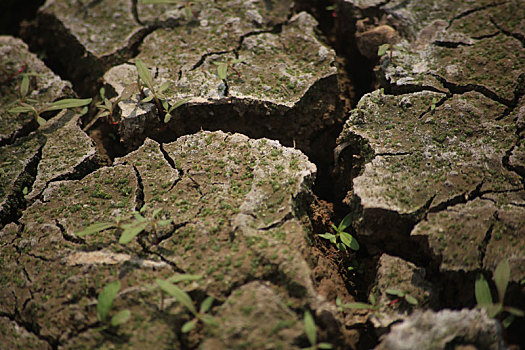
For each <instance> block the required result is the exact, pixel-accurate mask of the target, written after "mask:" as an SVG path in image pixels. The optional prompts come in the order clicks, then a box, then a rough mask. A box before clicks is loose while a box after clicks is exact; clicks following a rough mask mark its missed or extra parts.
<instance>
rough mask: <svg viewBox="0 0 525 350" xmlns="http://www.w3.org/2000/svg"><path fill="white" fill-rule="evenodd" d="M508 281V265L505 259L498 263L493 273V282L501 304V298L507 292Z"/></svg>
mask: <svg viewBox="0 0 525 350" xmlns="http://www.w3.org/2000/svg"><path fill="white" fill-rule="evenodd" d="M509 280H510V265H509V261H508V260H507V259H503V260H501V261H500V263H499V264H498V266H497V267H496V270H495V271H494V282H495V283H496V288H497V290H498V298H499V301H500V302H501V303H503V298H504V297H505V292H506V291H507V285H508V284H509Z"/></svg>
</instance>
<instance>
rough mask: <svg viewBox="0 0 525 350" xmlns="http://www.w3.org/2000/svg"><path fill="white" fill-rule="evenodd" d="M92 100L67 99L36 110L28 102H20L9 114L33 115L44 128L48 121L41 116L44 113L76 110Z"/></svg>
mask: <svg viewBox="0 0 525 350" xmlns="http://www.w3.org/2000/svg"><path fill="white" fill-rule="evenodd" d="M91 100H92V99H91V98H86V99H77V98H66V99H62V100H58V101H55V102H53V103H51V104H49V105H46V106H43V107H40V108H38V109H37V108H36V107H35V106H32V105H30V104H28V103H26V102H23V101H22V100H20V101H19V102H18V105H19V106H18V107H14V108H11V109H10V110H9V111H8V112H9V113H17V114H18V113H31V114H32V115H33V116H34V117H35V120H36V121H37V123H38V125H40V126H42V125H44V124H45V122H46V120H45V119H44V118H42V117H41V114H42V113H44V112H50V111H58V110H62V109H69V108H76V107H83V106H86V105H88V104H90V103H91ZM27 101H30V102H37V101H36V100H29V99H27Z"/></svg>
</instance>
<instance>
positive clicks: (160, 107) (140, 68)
mask: <svg viewBox="0 0 525 350" xmlns="http://www.w3.org/2000/svg"><path fill="white" fill-rule="evenodd" d="M135 66H136V68H137V73H138V75H139V79H138V80H137V85H138V87H139V91H140V96H141V98H142V100H141V102H143V103H145V102H150V101H152V100H153V101H155V105H156V107H157V111H158V112H159V115H160V116H161V117H162V119H163V120H164V123H167V122H169V121H170V119H171V113H172V112H173V111H174V110H175V109H176V108H178V107H180V106H182V105H183V104H185V103H187V102H188V101H189V99H183V100H180V101H178V102H177V103H175V104H174V105H173V106H171V107H170V106H169V104H168V102H167V101H166V96H164V95H163V93H164V91H166V90H167V89H168V88H169V83H168V82H165V83H164V84H162V85H161V86H160V87H159V89H158V91H157V90H155V87H154V86H153V76H152V75H151V72H150V71H149V69H148V68H147V67H146V65H145V64H144V62H142V60H141V59H140V58H136V59H135ZM141 81H142V83H143V84H144V85H146V87H147V88H148V89H149V90H150V92H151V94H150V95H149V96H146V94H145V92H144V89H143V84H142V83H141Z"/></svg>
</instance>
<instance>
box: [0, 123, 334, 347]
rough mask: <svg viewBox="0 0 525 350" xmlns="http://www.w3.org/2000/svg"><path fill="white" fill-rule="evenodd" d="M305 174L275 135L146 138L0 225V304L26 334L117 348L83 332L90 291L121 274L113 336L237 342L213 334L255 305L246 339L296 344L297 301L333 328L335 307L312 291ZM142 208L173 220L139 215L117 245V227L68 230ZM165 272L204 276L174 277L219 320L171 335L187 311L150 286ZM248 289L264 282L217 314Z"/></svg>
mask: <svg viewBox="0 0 525 350" xmlns="http://www.w3.org/2000/svg"><path fill="white" fill-rule="evenodd" d="M315 172H316V169H315V166H314V165H313V164H312V163H310V162H308V160H307V158H306V156H304V155H303V154H302V153H301V152H299V151H297V150H295V149H291V148H284V147H282V146H281V145H280V144H279V143H278V142H276V141H270V140H266V139H260V140H252V139H249V138H248V137H246V136H243V135H240V134H226V133H223V132H200V133H197V134H195V135H189V136H184V137H181V138H179V139H178V140H177V141H175V142H173V143H170V144H159V143H157V142H155V141H153V140H147V141H146V142H145V143H144V145H143V146H141V147H140V148H139V149H138V150H136V151H134V152H132V153H130V154H128V155H127V156H125V157H123V158H119V159H117V160H116V162H115V164H114V165H113V166H111V167H104V168H100V169H98V170H96V171H94V172H92V173H90V174H88V175H87V176H85V177H84V178H82V179H80V180H65V181H52V182H51V183H50V184H49V185H48V186H47V188H46V189H45V190H44V192H43V194H42V196H41V200H36V201H35V202H34V203H33V204H32V205H31V206H30V207H29V208H28V209H26V210H25V212H24V215H23V216H22V217H21V218H20V220H19V224H10V225H8V226H6V227H5V228H4V229H3V230H2V231H0V237H2V241H5V242H6V243H5V244H3V245H2V246H1V250H2V254H1V256H2V263H3V265H2V266H4V268H3V269H2V271H1V272H0V279H1V280H2V281H3V282H4V286H5V288H3V289H2V292H1V295H0V300H1V301H0V312H2V314H6V315H9V317H12V318H13V320H14V321H15V322H17V323H18V324H22V325H23V324H37V325H38V328H37V331H35V334H36V335H37V336H38V337H39V338H40V339H45V340H46V341H47V342H48V343H49V344H50V345H52V346H56V345H64V346H66V347H74V346H80V345H88V346H101V345H102V344H105V345H110V344H113V345H117V343H115V342H114V341H116V340H114V339H113V340H112V338H111V337H108V334H105V333H104V332H102V333H100V332H97V331H95V329H94V328H95V327H96V326H97V324H98V323H97V320H96V300H95V298H96V296H97V295H98V293H100V290H101V289H102V287H103V286H104V285H106V284H107V283H108V282H110V281H113V280H120V281H121V284H122V288H121V292H120V294H119V296H118V297H117V299H116V301H115V305H114V306H113V308H114V310H123V309H129V310H130V311H131V313H132V315H133V316H132V319H131V321H130V322H128V323H126V324H125V325H122V326H121V327H120V328H119V329H118V330H116V331H118V333H119V334H120V337H121V339H122V340H121V341H123V342H124V343H123V344H128V345H131V344H133V346H137V344H139V345H140V344H142V345H141V346H151V345H152V344H156V345H159V344H161V345H162V344H169V343H171V344H180V346H182V347H184V346H189V347H194V346H197V345H198V344H199V343H201V342H202V341H203V340H204V338H209V340H208V341H206V343H205V344H215V342H219V343H220V344H226V346H237V345H239V344H240V343H239V341H238V340H236V339H237V338H231V339H230V338H228V337H225V336H224V334H225V332H226V329H231V327H230V325H239V324H241V323H243V322H251V323H254V324H255V323H260V318H258V316H257V315H259V316H260V313H261V312H262V313H263V314H264V315H266V314H268V313H270V314H271V315H272V316H275V318H273V317H272V319H271V320H267V322H268V327H267V328H261V329H260V332H250V341H252V342H253V344H266V343H272V344H276V345H277V344H283V346H285V347H289V346H294V345H293V344H296V341H298V340H297V339H302V340H299V341H300V342H304V339H303V338H304V335H303V328H302V317H303V315H302V312H301V313H299V314H298V312H297V310H300V309H303V308H305V307H308V308H311V309H313V310H314V311H316V312H317V313H318V314H322V315H323V319H324V320H330V323H331V325H332V327H334V326H335V328H334V329H336V331H337V332H340V330H339V329H338V326H337V324H338V323H337V322H338V321H337V320H338V315H337V312H336V310H335V307H334V306H333V305H331V304H330V303H328V302H327V301H326V300H325V299H324V297H323V296H322V295H320V294H319V293H318V292H317V291H316V289H315V287H314V284H313V281H312V274H313V273H312V268H311V267H310V265H309V262H308V261H309V258H308V255H309V251H310V246H309V239H308V235H309V232H310V224H309V220H308V218H307V216H306V213H305V210H306V203H307V202H308V200H309V199H308V198H309V197H310V196H311V193H310V187H311V185H312V183H313V180H314V177H315ZM139 209H141V213H142V215H143V216H144V217H146V218H147V219H148V220H150V219H151V218H152V216H151V215H152V213H153V212H154V211H159V210H160V211H159V212H158V213H159V214H158V215H159V219H168V218H169V219H171V220H172V222H171V223H170V224H169V225H168V226H162V227H161V226H157V230H155V231H153V229H152V228H151V227H152V226H148V227H147V228H146V230H145V232H143V233H141V234H140V235H139V236H138V237H137V238H136V239H134V240H133V241H131V242H130V243H128V244H126V245H122V244H119V243H118V242H117V241H118V239H119V231H118V230H116V229H114V228H110V229H108V230H104V231H101V232H97V233H93V234H90V235H88V236H86V237H79V236H77V235H76V232H78V231H80V230H82V229H83V228H85V227H87V226H89V225H90V224H92V223H95V222H111V221H114V220H115V219H116V218H117V217H119V216H120V217H121V218H122V220H123V221H122V222H123V223H128V222H130V221H131V219H129V214H130V213H132V212H134V211H138V210H139ZM174 272H178V273H190V274H197V275H201V276H202V277H201V278H197V280H196V281H194V282H191V283H189V284H181V285H180V287H181V288H183V289H185V290H186V291H187V292H189V293H190V295H191V296H192V297H193V298H195V299H194V302H195V304H196V305H198V304H199V303H200V302H201V301H202V300H203V299H204V297H205V296H206V295H210V296H213V297H214V298H215V299H216V304H215V305H216V306H217V308H215V307H214V308H213V309H212V311H211V312H212V314H215V315H217V316H220V318H219V328H213V327H211V328H208V327H206V328H205V330H204V332H202V326H199V327H198V328H197V330H196V332H192V333H190V334H188V335H185V334H181V333H180V327H181V326H182V324H183V323H184V322H186V321H188V320H190V315H189V314H188V313H187V312H185V311H184V309H183V308H182V306H181V305H180V304H178V303H174V300H171V299H169V298H168V299H167V300H166V301H165V302H163V301H161V293H160V292H159V290H158V289H155V288H154V286H155V284H154V280H155V279H156V278H168V277H170V276H172V275H173V273H174ZM253 280H258V281H259V282H255V284H254V282H252V283H251V284H250V282H251V281H253ZM262 285H264V288H263V287H261V286H262ZM252 291H253V292H255V293H256V294H257V293H259V294H260V293H262V294H261V297H260V298H257V302H258V303H259V304H258V305H259V306H258V307H256V308H255V309H254V313H250V312H244V313H240V314H239V313H237V312H232V311H228V310H229V309H230V308H232V307H234V308H235V310H237V309H242V310H245V309H246V310H248V309H249V308H252V307H253V300H254V299H253V296H252ZM241 295H245V298H244V299H242V298H241ZM230 299H231V300H232V301H230ZM163 304H164V306H161V305H163ZM221 305H222V306H221ZM234 305H235V306H234ZM223 309H224V310H223ZM220 310H223V311H220ZM115 312H116V311H115ZM152 320H155V321H152ZM279 321H281V322H279ZM152 327H153V328H152ZM153 329H155V331H152V330H153ZM235 332H236V333H238V334H241V335H242V334H247V333H246V330H245V329H241V328H239V329H237V330H236V331H235Z"/></svg>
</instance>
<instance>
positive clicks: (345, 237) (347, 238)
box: [319, 213, 359, 251]
mask: <svg viewBox="0 0 525 350" xmlns="http://www.w3.org/2000/svg"><path fill="white" fill-rule="evenodd" d="M351 223H352V214H351V213H350V214H348V215H346V216H345V217H344V218H343V220H341V222H340V223H339V226H335V225H334V224H332V228H333V229H334V231H335V233H329V232H326V233H324V234H322V235H319V237H321V238H324V239H327V240H329V241H330V242H332V243H333V244H335V245H336V246H337V247H338V248H339V250H342V251H345V250H346V248H350V249H352V250H359V243H357V240H356V239H355V238H354V237H353V236H352V235H351V234H349V233H348V232H346V231H345V230H346V229H347V228H348V227H349V226H350V224H351Z"/></svg>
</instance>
